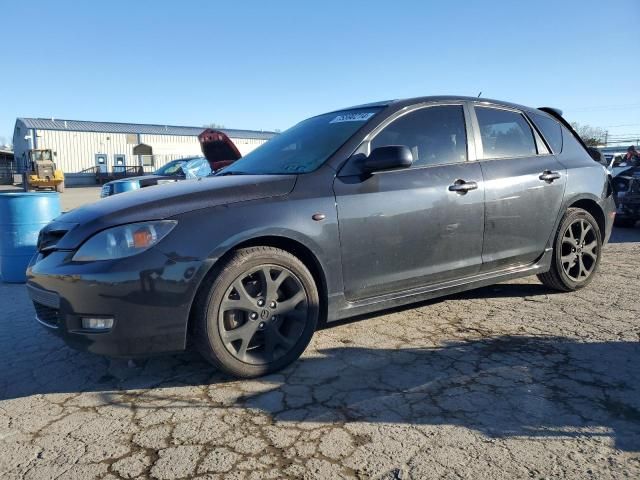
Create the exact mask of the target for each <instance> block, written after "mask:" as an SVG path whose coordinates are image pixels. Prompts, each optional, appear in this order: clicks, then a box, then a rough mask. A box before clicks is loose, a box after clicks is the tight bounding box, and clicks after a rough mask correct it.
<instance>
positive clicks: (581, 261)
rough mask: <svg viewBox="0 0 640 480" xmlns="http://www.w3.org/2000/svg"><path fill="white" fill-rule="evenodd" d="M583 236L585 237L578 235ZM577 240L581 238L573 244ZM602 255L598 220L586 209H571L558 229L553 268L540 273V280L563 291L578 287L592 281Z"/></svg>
mask: <svg viewBox="0 0 640 480" xmlns="http://www.w3.org/2000/svg"><path fill="white" fill-rule="evenodd" d="M581 226H583V227H581ZM569 227H571V230H569ZM580 228H583V230H580ZM583 231H584V232H585V233H584V234H583V233H582V232H583ZM581 236H582V239H580V238H578V237H581ZM575 240H578V241H577V242H575V244H574V241H575ZM580 240H582V242H581V243H580ZM585 247H586V248H585ZM563 253H564V256H563ZM601 256H602V233H601V232H600V228H599V227H598V222H596V220H595V219H594V218H593V216H592V215H591V214H590V213H589V212H587V211H586V210H583V209H581V208H569V209H568V210H567V212H566V213H565V215H564V217H563V218H562V221H561V222H560V226H559V227H558V231H557V232H556V237H555V240H554V244H553V258H552V260H551V268H550V269H549V271H548V272H545V273H541V274H538V279H539V280H540V281H541V282H542V283H543V284H544V285H545V286H547V287H549V288H552V289H554V290H559V291H561V292H572V291H574V290H578V289H580V288H583V287H586V286H587V285H588V284H589V283H590V282H591V280H593V277H594V276H595V274H596V272H597V270H598V266H599V265H600V258H601Z"/></svg>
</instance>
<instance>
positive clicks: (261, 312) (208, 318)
mask: <svg viewBox="0 0 640 480" xmlns="http://www.w3.org/2000/svg"><path fill="white" fill-rule="evenodd" d="M267 276H269V277H270V280H266V279H267ZM319 304H320V300H319V296H318V288H317V286H316V284H315V281H314V279H313V275H311V273H310V272H309V270H308V269H307V267H306V266H305V265H304V264H303V263H302V262H301V261H300V260H299V259H298V258H297V257H295V256H293V255H291V254H290V253H288V252H286V251H284V250H281V249H278V248H273V247H250V248H244V249H240V250H236V251H235V252H233V253H232V254H231V255H230V257H229V258H228V259H227V260H226V261H225V262H224V264H223V265H222V266H220V267H219V268H217V269H216V270H215V271H214V272H213V273H212V274H211V275H209V276H208V278H207V279H206V280H205V284H203V287H202V288H201V293H200V294H199V295H198V297H197V298H196V302H195V308H194V314H195V318H193V321H194V339H193V340H194V344H195V346H196V348H197V349H198V350H199V351H200V353H201V354H202V356H203V357H204V358H205V359H206V360H208V361H209V362H210V363H212V364H213V365H214V366H216V367H217V368H219V369H220V370H222V371H224V372H226V373H228V374H231V375H233V376H236V377H242V378H252V377H258V376H261V375H265V374H268V373H271V372H275V371H277V370H280V369H282V368H284V367H286V366H287V365H289V364H290V363H292V362H294V361H295V360H297V359H298V357H299V356H300V355H301V354H302V352H304V350H305V348H306V347H307V345H308V344H309V342H310V341H311V337H312V336H313V333H314V332H315V330H316V327H317V324H318V317H319V314H320V308H319Z"/></svg>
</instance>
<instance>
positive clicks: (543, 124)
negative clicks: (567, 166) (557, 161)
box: [531, 113, 562, 153]
mask: <svg viewBox="0 0 640 480" xmlns="http://www.w3.org/2000/svg"><path fill="white" fill-rule="evenodd" d="M531 120H533V123H535V124H536V127H538V128H539V129H540V132H542V136H543V137H544V138H545V140H546V141H547V144H548V145H549V147H551V151H552V152H553V153H560V152H562V128H561V127H560V124H559V123H558V122H556V121H555V120H554V119H553V118H549V117H547V116H545V115H539V114H537V113H532V114H531Z"/></svg>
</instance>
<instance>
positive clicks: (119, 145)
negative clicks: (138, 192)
mask: <svg viewBox="0 0 640 480" xmlns="http://www.w3.org/2000/svg"><path fill="white" fill-rule="evenodd" d="M205 130H206V128H204V127H178V126H170V125H144V124H135V123H111V122H90V121H79V120H58V119H44V118H18V119H17V120H16V126H15V129H14V133H13V145H14V154H15V162H16V168H17V170H18V171H19V172H23V171H24V170H25V169H26V168H27V165H28V161H29V151H30V150H32V149H50V150H51V151H52V153H53V160H54V161H55V162H56V164H57V166H58V168H59V169H60V170H62V171H63V172H64V173H65V177H66V182H67V184H69V185H73V184H80V183H88V182H92V181H93V178H94V176H95V172H96V169H99V171H101V172H105V173H106V172H110V171H114V169H119V168H120V169H122V168H125V167H141V168H142V169H143V170H144V171H145V172H151V171H153V170H155V169H157V168H159V167H161V166H163V165H164V164H166V163H167V162H169V161H171V160H175V159H178V158H184V157H190V156H198V155H202V150H201V147H200V142H199V140H198V135H200V134H201V133H202V132H203V131H205ZM218 131H220V132H223V133H225V134H226V135H227V136H228V137H229V138H230V139H231V141H232V142H233V143H234V144H235V145H236V147H237V148H238V150H239V151H240V153H241V154H242V155H245V154H247V153H249V152H250V151H251V150H253V149H254V148H256V147H258V146H259V145H261V144H263V143H265V142H266V141H267V140H269V139H270V138H271V137H273V136H274V135H275V133H274V132H263V131H254V130H233V129H218Z"/></svg>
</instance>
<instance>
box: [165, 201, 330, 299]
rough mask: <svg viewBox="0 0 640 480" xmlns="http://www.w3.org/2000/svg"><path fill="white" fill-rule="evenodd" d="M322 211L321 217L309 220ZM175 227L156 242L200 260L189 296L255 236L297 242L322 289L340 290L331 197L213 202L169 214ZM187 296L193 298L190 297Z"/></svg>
mask: <svg viewBox="0 0 640 480" xmlns="http://www.w3.org/2000/svg"><path fill="white" fill-rule="evenodd" d="M317 213H322V214H324V215H325V218H324V219H323V220H321V221H316V220H313V218H312V216H313V215H314V214H317ZM173 219H175V220H177V221H178V224H177V226H176V228H175V229H174V230H173V231H172V232H171V235H169V236H168V237H167V238H166V239H165V240H163V241H162V242H161V244H160V245H158V247H157V248H161V249H162V250H163V251H164V252H165V253H166V254H167V255H171V256H172V257H173V258H184V259H190V260H194V259H197V260H199V261H200V268H199V269H198V272H197V273H196V275H195V276H194V288H193V292H192V296H193V297H195V295H196V293H197V291H198V288H199V286H200V284H201V283H202V281H203V280H204V278H205V276H206V275H207V273H208V272H209V271H210V270H211V268H213V267H214V266H215V265H216V264H217V262H219V261H220V259H221V258H223V257H224V256H225V255H226V254H227V253H228V252H230V251H231V250H233V249H234V248H236V247H237V246H238V245H241V244H243V243H246V242H248V241H252V242H253V241H255V240H256V239H259V238H261V237H270V238H281V239H284V240H290V241H294V242H297V243H298V244H300V245H302V246H303V247H305V248H306V249H307V250H308V251H309V252H311V254H312V255H313V256H314V257H315V259H316V260H317V262H318V265H319V266H320V268H321V269H322V271H323V273H324V276H325V281H326V287H327V293H328V294H329V295H331V294H334V293H336V292H341V291H342V269H341V261H340V242H339V235H338V219H337V212H336V207H335V201H334V199H333V197H329V196H327V197H316V198H299V199H293V198H290V197H277V198H269V199H261V200H255V201H247V202H240V203H235V204H230V205H221V206H215V207H211V208H207V209H202V210H197V211H193V212H189V213H185V214H182V215H178V216H175V217H173ZM192 300H193V298H192Z"/></svg>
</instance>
